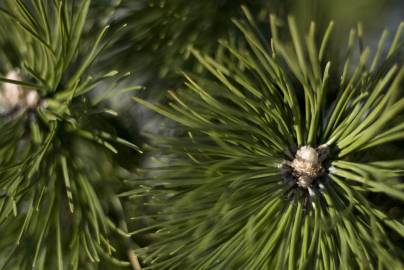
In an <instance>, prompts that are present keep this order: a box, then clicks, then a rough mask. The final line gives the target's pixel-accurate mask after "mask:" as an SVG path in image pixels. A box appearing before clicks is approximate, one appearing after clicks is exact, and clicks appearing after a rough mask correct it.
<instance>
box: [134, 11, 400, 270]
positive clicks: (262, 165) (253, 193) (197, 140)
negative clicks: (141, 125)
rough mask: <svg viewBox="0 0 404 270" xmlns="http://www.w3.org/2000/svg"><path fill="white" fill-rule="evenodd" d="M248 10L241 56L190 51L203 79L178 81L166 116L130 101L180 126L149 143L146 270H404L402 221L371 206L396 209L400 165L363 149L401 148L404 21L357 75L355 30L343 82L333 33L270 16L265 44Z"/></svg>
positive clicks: (364, 58)
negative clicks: (380, 201) (389, 204)
mask: <svg viewBox="0 0 404 270" xmlns="http://www.w3.org/2000/svg"><path fill="white" fill-rule="evenodd" d="M244 12H245V15H246V20H238V21H235V24H236V26H237V27H238V28H239V30H240V31H241V32H242V33H243V35H244V38H245V41H246V43H247V44H248V48H243V47H241V48H238V47H234V46H232V45H230V43H229V42H227V41H221V45H222V46H223V48H224V49H225V51H224V53H222V54H220V55H219V56H216V57H215V58H212V57H210V56H208V55H204V54H202V53H200V52H198V51H193V52H192V53H193V55H194V57H196V59H197V60H198V61H199V63H200V64H201V65H203V66H204V68H205V69H206V70H207V71H208V72H209V73H210V75H209V76H205V77H203V78H202V77H201V76H198V75H192V74H190V75H187V76H186V88H185V89H183V90H180V91H177V92H169V96H170V97H171V102H170V103H169V104H168V105H166V106H162V105H157V104H153V103H150V102H148V101H145V100H142V99H140V98H134V99H135V101H136V102H138V103H140V104H142V105H144V106H146V107H148V108H149V109H152V110H154V111H155V112H157V113H159V114H162V115H164V116H166V117H167V118H169V119H172V120H174V121H176V122H178V123H179V125H180V126H181V128H182V132H179V133H176V134H175V135H174V136H153V137H152V146H151V148H149V150H151V151H153V152H154V153H155V157H156V158H155V159H154V163H157V164H153V166H152V167H151V168H150V169H149V170H148V169H145V176H144V177H143V178H141V179H136V180H135V183H138V184H142V185H145V186H146V187H147V188H145V192H144V195H145V196H150V197H151V198H150V202H149V204H150V205H151V207H152V209H156V214H155V215H154V216H152V217H153V219H154V223H152V224H151V225H149V226H148V227H146V228H142V229H140V230H137V231H134V232H133V233H134V234H139V233H144V232H150V233H152V235H153V237H155V239H156V240H155V242H154V243H152V244H151V245H149V246H147V247H146V248H144V249H141V250H140V251H139V252H141V254H142V256H143V259H144V262H145V264H146V265H148V266H147V267H146V269H290V270H295V269H357V268H358V269H402V268H403V267H404V256H403V254H404V253H403V250H402V247H401V246H400V245H399V244H398V243H397V242H398V241H397V240H394V239H397V237H399V239H400V240H401V241H402V237H404V223H403V220H402V219H398V218H394V217H391V216H390V215H389V214H388V213H387V211H386V210H385V209H383V208H382V207H379V206H378V205H377V204H376V203H375V200H374V197H375V196H376V194H378V196H382V198H385V200H399V201H403V200H404V185H403V183H402V179H403V178H402V177H403V176H404V165H403V164H404V163H403V161H402V160H388V157H387V159H386V160H383V159H380V157H377V156H376V155H375V154H372V153H374V152H372V151H370V150H371V149H375V147H385V146H386V144H388V143H390V142H392V141H395V140H399V139H403V134H404V126H403V125H402V124H401V123H400V122H399V121H398V119H402V118H401V117H402V116H403V114H404V98H402V94H401V93H400V87H401V86H402V85H401V84H400V82H402V79H403V76H404V69H403V67H402V65H401V63H394V59H395V58H394V55H395V54H396V53H398V52H399V50H401V47H400V46H401V43H402V39H401V37H400V33H401V31H402V28H403V25H404V24H401V25H400V27H399V30H398V32H397V34H396V36H395V38H394V39H393V40H394V42H393V43H391V45H390V47H388V48H385V46H384V45H383V44H384V43H386V42H385V40H386V35H387V34H386V33H385V34H383V37H382V39H381V41H380V43H379V46H378V48H377V51H376V52H371V50H370V49H369V48H363V49H362V50H361V51H360V57H359V58H360V59H359V63H358V64H357V65H356V66H353V65H352V64H351V63H352V62H353V49H354V47H356V46H357V45H356V44H357V42H360V39H361V38H362V33H358V34H357V33H356V30H352V32H351V36H350V38H349V46H348V50H349V51H350V53H349V54H348V56H347V58H346V59H345V64H344V65H342V70H341V71H339V67H337V66H336V65H335V64H334V63H335V62H337V61H336V60H337V59H332V58H329V56H328V54H327V47H328V46H329V44H328V43H329V42H330V40H331V38H330V37H331V34H332V29H333V23H331V24H330V26H329V27H328V28H327V30H326V31H325V33H324V34H323V35H322V36H321V35H319V34H318V33H317V32H316V25H315V24H314V23H312V24H311V27H310V29H309V31H308V33H307V34H306V35H304V36H302V35H301V34H300V33H299V31H298V30H297V26H296V22H295V20H294V18H293V17H289V18H288V20H287V27H284V28H282V29H279V27H278V25H279V24H280V21H279V20H278V19H277V18H276V17H274V16H271V18H270V21H271V29H272V36H271V38H269V37H262V34H259V32H258V30H257V28H256V26H255V22H254V21H253V19H252V17H253V16H252V15H250V13H249V12H248V10H246V9H244ZM287 30H288V32H289V33H290V39H285V38H284V37H285V34H284V32H285V31H287ZM281 31H282V38H281V35H280V32H281ZM341 50H342V49H341ZM385 51H387V52H388V53H387V54H386V55H385V54H384V52H385ZM369 59H371V60H372V61H370V64H369ZM310 173H311V174H310ZM127 195H129V196H130V195H131V194H130V193H127ZM138 195H139V191H138V190H135V191H134V192H133V196H138ZM397 235H399V236H397Z"/></svg>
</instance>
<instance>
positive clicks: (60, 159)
mask: <svg viewBox="0 0 404 270" xmlns="http://www.w3.org/2000/svg"><path fill="white" fill-rule="evenodd" d="M89 6H90V1H88V0H84V1H36V0H32V1H23V0H18V1H11V0H10V1H4V4H2V5H1V7H0V46H1V51H2V52H1V54H0V55H1V56H2V57H1V61H2V64H3V67H5V70H4V71H3V72H4V73H3V74H4V75H3V76H2V77H1V78H0V81H2V82H4V83H5V84H3V85H2V89H1V90H0V93H1V95H0V99H1V100H0V101H1V102H0V105H1V106H2V110H1V113H2V114H1V115H0V129H1V131H2V133H1V134H0V189H1V191H2V194H1V200H0V222H1V231H2V232H3V235H4V237H2V239H1V240H0V246H1V248H0V250H1V252H0V256H1V258H5V259H4V260H3V259H2V260H1V261H0V264H1V265H0V267H2V268H3V269H32V268H34V269H59V270H61V269H82V268H86V269H94V268H95V267H97V265H98V264H100V265H103V263H104V262H105V261H110V262H112V263H114V264H115V265H116V266H115V267H117V266H129V262H127V261H126V260H127V259H126V258H125V260H120V259H119V258H118V255H117V252H116V251H115V248H114V247H113V246H112V242H113V241H116V240H117V239H118V240H120V241H121V240H122V238H123V237H124V238H129V237H130V236H129V234H128V233H127V232H124V231H123V230H122V229H120V228H119V226H118V225H117V223H116V222H115V220H114V219H113V218H112V217H111V216H110V213H108V211H109V210H108V209H109V208H110V207H112V203H111V200H112V198H115V193H118V192H121V191H120V188H122V186H123V184H122V179H121V178H120V176H119V175H118V174H117V170H122V168H118V165H117V164H116V162H115V161H114V159H113V156H112V155H111V152H113V153H116V152H117V150H116V146H117V145H124V146H125V147H130V148H133V149H134V150H136V151H139V149H138V147H137V146H136V145H134V144H132V143H131V142H129V141H126V140H124V139H123V138H119V137H117V136H116V134H115V133H114V132H113V129H111V127H110V126H109V125H108V124H106V122H107V121H106V119H108V118H107V117H110V116H108V115H111V114H113V115H116V112H114V111H112V110H110V109H107V108H105V107H104V105H103V104H102V102H103V101H105V100H107V99H109V98H110V97H111V96H113V95H117V94H120V93H125V92H131V91H134V90H138V89H140V87H138V86H134V87H132V86H131V87H126V86H125V87H124V86H123V85H122V82H123V81H125V79H126V78H127V77H128V75H129V74H127V73H125V74H121V73H120V72H117V71H114V70H113V71H110V70H107V71H105V70H102V71H99V72H97V73H93V72H94V69H92V65H93V64H94V63H95V61H96V58H97V57H98V56H99V54H100V53H101V52H102V51H104V49H105V48H106V47H107V46H108V45H109V42H110V39H107V38H106V36H107V35H108V34H107V32H108V28H109V27H108V26H106V27H104V29H103V30H102V31H101V32H100V33H99V34H98V35H97V37H96V38H94V39H93V40H91V41H88V40H84V39H82V36H83V29H84V27H85V24H86V17H87V13H88V9H89ZM110 35H112V36H113V35H114V33H110ZM88 43H91V46H90V48H86V46H85V45H86V44H88ZM101 86H102V87H101ZM94 90H96V91H94ZM90 92H91V93H92V94H91V97H90V96H89V95H88V94H89V93H90ZM102 119H104V120H102ZM127 174H128V173H127ZM54 247H55V248H54Z"/></svg>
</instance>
